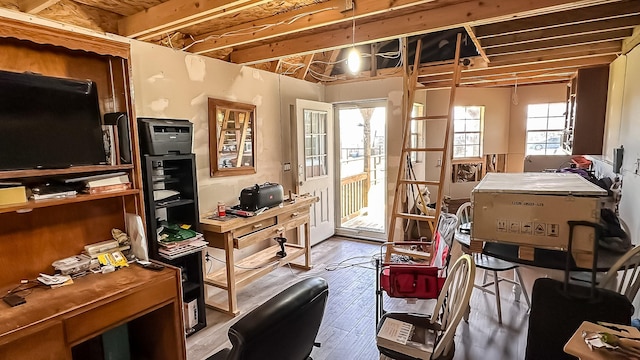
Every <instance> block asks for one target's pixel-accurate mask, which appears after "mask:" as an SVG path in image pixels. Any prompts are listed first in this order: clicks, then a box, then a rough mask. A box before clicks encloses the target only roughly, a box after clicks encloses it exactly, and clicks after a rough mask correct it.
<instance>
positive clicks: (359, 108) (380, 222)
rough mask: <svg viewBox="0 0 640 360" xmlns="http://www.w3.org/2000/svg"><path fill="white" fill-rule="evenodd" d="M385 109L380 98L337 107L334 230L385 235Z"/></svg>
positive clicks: (375, 236) (347, 233) (371, 235)
mask: <svg viewBox="0 0 640 360" xmlns="http://www.w3.org/2000/svg"><path fill="white" fill-rule="evenodd" d="M386 111H387V110H386V106H385V104H384V103H383V102H376V103H371V102H369V103H361V104H355V105H354V104H350V105H339V106H338V107H337V110H336V114H337V116H338V120H337V125H338V128H339V134H340V149H339V150H340V151H339V152H338V154H337V157H339V158H337V160H338V161H339V162H338V163H339V164H340V165H339V166H338V172H339V175H340V183H339V184H338V186H336V188H337V189H338V197H337V201H338V204H337V205H338V209H339V215H338V218H337V220H338V221H337V224H338V226H337V229H336V233H337V234H342V235H348V236H354V237H361V238H370V239H385V230H386V225H387V224H386V223H387V217H386V203H387V198H386V174H387V173H386Z"/></svg>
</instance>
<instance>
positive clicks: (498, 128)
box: [425, 88, 511, 199]
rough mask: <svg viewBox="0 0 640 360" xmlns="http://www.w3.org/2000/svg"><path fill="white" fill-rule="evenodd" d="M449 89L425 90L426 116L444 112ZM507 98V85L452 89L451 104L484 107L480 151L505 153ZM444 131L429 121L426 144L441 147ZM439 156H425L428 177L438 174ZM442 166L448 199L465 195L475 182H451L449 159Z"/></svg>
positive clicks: (435, 123)
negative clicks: (453, 94)
mask: <svg viewBox="0 0 640 360" xmlns="http://www.w3.org/2000/svg"><path fill="white" fill-rule="evenodd" d="M449 92H450V91H449V90H429V91H426V108H427V115H436V116H437V115H443V114H446V113H447V106H448V105H449ZM510 98H511V90H510V89H509V88H495V89H493V88H485V89H474V88H459V89H457V90H456V98H455V101H454V104H455V106H484V107H485V110H484V129H483V141H482V147H483V153H484V154H506V153H507V152H508V145H509V127H510V125H509V114H510V102H509V101H510ZM444 131H445V129H444V122H440V123H437V122H435V121H431V122H430V124H429V127H428V128H427V137H428V138H427V145H428V146H442V144H443V143H442V138H443V136H444ZM440 157H441V156H440V155H439V154H437V155H434V156H431V157H429V158H428V161H427V164H426V169H425V171H426V174H427V179H428V180H437V177H434V174H435V175H438V176H439V174H440V167H439V166H438V165H437V161H438V159H440ZM445 166H446V167H447V168H446V181H445V194H447V195H449V196H451V198H452V199H465V198H469V196H470V194H471V190H472V189H473V188H474V187H475V186H476V185H477V184H478V183H477V182H469V183H452V182H451V165H450V163H449V162H445ZM432 192H433V191H432Z"/></svg>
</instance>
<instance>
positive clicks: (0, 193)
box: [0, 186, 27, 205]
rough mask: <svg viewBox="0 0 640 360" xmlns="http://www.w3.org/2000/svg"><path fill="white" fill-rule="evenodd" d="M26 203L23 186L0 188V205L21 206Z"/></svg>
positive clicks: (25, 190) (25, 193) (25, 191)
mask: <svg viewBox="0 0 640 360" xmlns="http://www.w3.org/2000/svg"><path fill="white" fill-rule="evenodd" d="M26 202H27V189H26V188H25V187H24V186H12V187H0V205H11V204H23V203H26Z"/></svg>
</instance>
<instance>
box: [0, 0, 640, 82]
mask: <svg viewBox="0 0 640 360" xmlns="http://www.w3.org/2000/svg"><path fill="white" fill-rule="evenodd" d="M0 7H5V8H9V9H12V10H17V11H22V12H27V13H31V14H37V16H40V17H43V18H48V19H52V20H56V21H60V22H64V23H68V24H73V25H77V26H81V27H85V28H90V29H93V30H98V31H105V32H110V33H116V34H119V35H122V36H127V37H130V38H134V39H138V40H142V41H148V42H153V43H157V44H161V45H163V46H168V47H172V48H175V49H182V50H185V51H188V52H192V53H196V54H201V55H203V56H209V57H213V58H217V59H222V60H225V61H230V62H234V63H238V64H246V65H251V66H255V67H257V68H261V69H264V70H268V71H273V72H277V73H281V74H285V75H288V76H292V77H297V78H300V79H306V80H308V81H316V82H317V81H321V82H325V83H329V82H344V81H363V80H368V79H371V78H380V77H390V76H401V75H402V73H403V72H402V66H403V59H413V57H412V55H411V52H412V51H415V45H413V44H415V42H416V40H417V39H418V38H421V39H422V40H423V44H424V45H423V50H422V52H421V61H420V63H421V64H420V66H421V70H420V77H419V82H421V83H422V84H424V86H425V87H427V88H437V87H442V86H443V85H444V84H445V82H446V81H450V80H448V79H450V77H451V75H450V74H448V73H447V71H448V69H450V66H446V65H441V60H446V54H445V53H446V52H447V51H449V50H450V46H449V45H451V41H453V42H455V35H456V34H457V33H458V32H462V33H463V41H464V45H466V46H467V47H469V46H471V52H468V53H467V54H464V53H463V57H464V58H466V59H468V61H467V62H466V63H467V65H466V66H465V67H464V68H463V72H462V76H461V86H479V87H486V86H512V85H514V84H515V83H516V82H517V84H518V85H525V84H535V83H553V82H566V81H567V79H568V78H569V77H570V76H571V75H572V74H574V73H575V71H576V70H577V69H578V68H580V67H587V66H593V65H600V64H608V63H610V62H611V61H613V60H614V59H615V58H616V56H618V55H620V54H623V53H626V52H627V51H629V50H630V48H631V47H632V46H633V45H634V44H637V43H638V42H639V41H640V40H639V38H640V34H639V32H638V31H636V32H635V33H634V28H636V29H637V27H638V25H640V1H638V0H581V1H575V0H573V1H571V0H527V1H524V0H518V1H514V0H481V1H464V0H354V1H353V2H352V1H351V0H280V1H267V0H168V1H162V0H125V1H115V0H77V1H72V0H0ZM405 38H406V39H407V42H406V43H407V44H408V45H407V49H408V50H407V52H406V54H404V56H403V54H402V51H401V49H402V46H401V43H402V41H403V39H405ZM452 39H453V40H452ZM353 46H356V47H357V48H358V50H359V51H360V53H361V54H362V58H363V67H362V70H361V71H360V72H359V73H358V74H355V75H353V74H350V73H348V72H347V71H345V66H344V63H345V58H346V56H345V54H346V50H347V49H350V48H351V47H353ZM412 46H413V47H412ZM373 58H375V59H377V60H376V61H372V59H373ZM409 62H412V60H411V61H409Z"/></svg>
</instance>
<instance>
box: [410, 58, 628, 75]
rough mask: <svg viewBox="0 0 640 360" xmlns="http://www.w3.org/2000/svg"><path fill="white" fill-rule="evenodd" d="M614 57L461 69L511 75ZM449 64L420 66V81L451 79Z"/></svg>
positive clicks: (600, 62) (602, 61) (597, 62)
mask: <svg viewBox="0 0 640 360" xmlns="http://www.w3.org/2000/svg"><path fill="white" fill-rule="evenodd" d="M615 58H616V56H615V55H605V56H595V57H585V58H569V59H563V60H557V61H551V62H546V63H533V64H518V65H502V66H493V64H492V67H490V68H486V67H485V68H466V69H463V70H462V77H463V78H465V77H467V76H494V75H498V76H499V75H512V74H519V73H523V72H527V71H538V70H543V69H548V70H556V69H567V68H574V67H586V66H595V65H603V64H609V63H610V62H611V61H613V60H614V59H615ZM450 74H451V66H444V65H443V66H438V67H431V66H422V67H421V68H420V74H419V76H420V79H421V80H420V81H423V80H422V78H423V77H431V78H435V79H438V78H441V79H442V80H447V79H451V75H450Z"/></svg>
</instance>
